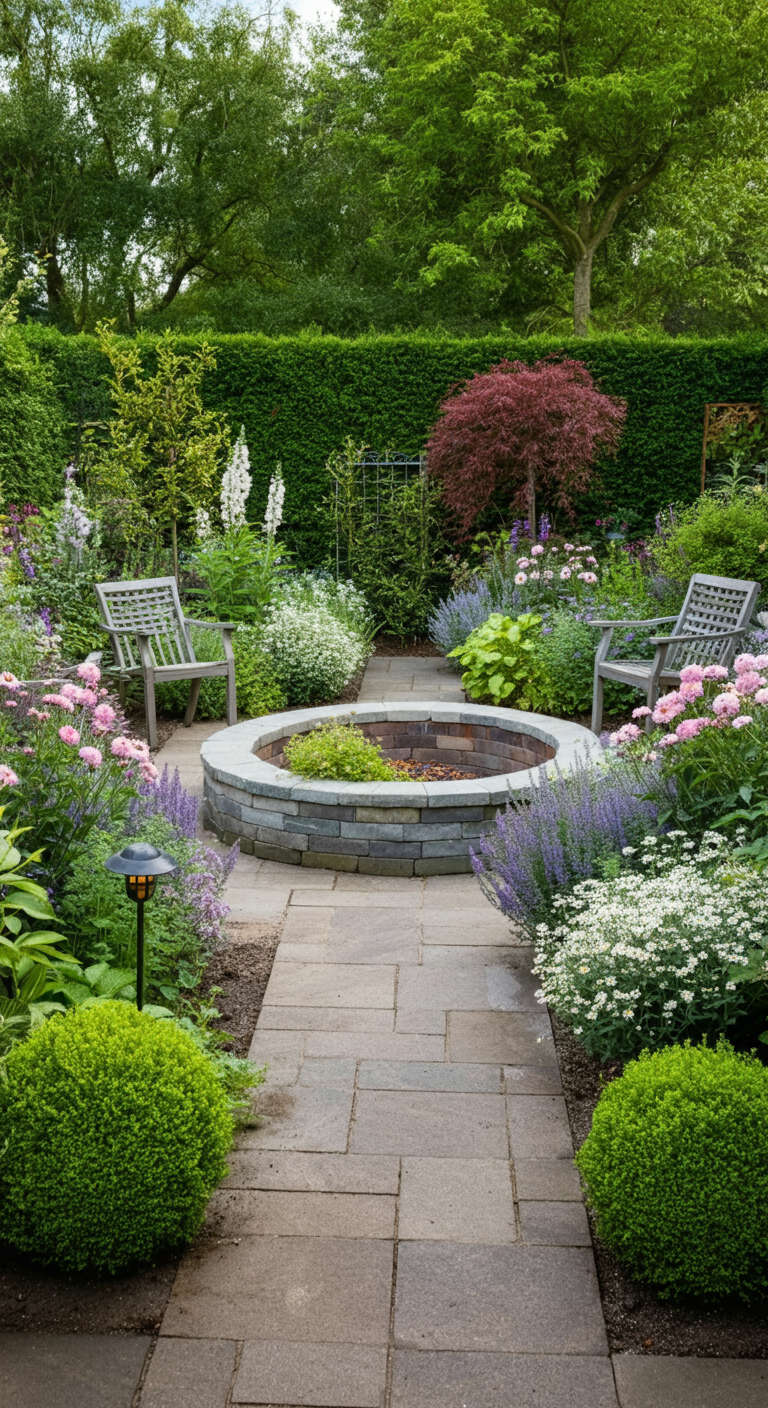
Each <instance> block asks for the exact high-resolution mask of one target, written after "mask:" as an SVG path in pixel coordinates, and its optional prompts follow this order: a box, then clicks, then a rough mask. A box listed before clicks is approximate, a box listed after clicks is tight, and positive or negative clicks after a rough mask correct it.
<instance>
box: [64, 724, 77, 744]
mask: <svg viewBox="0 0 768 1408" xmlns="http://www.w3.org/2000/svg"><path fill="white" fill-rule="evenodd" d="M59 738H60V739H61V741H62V743H68V744H69V746H70V748H75V747H76V746H77V744H78V743H79V742H80V734H79V733H78V731H77V729H76V728H73V727H72V725H71V724H63V725H62V727H61V728H60V729H59Z"/></svg>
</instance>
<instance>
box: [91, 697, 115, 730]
mask: <svg viewBox="0 0 768 1408" xmlns="http://www.w3.org/2000/svg"><path fill="white" fill-rule="evenodd" d="M116 718H117V714H116V713H115V710H114V709H113V708H112V705H111V704H97V705H96V708H95V709H94V711H93V716H92V718H91V728H92V729H93V731H94V733H107V732H108V731H109V729H110V728H111V727H112V725H113V723H114V722H115V719H116Z"/></svg>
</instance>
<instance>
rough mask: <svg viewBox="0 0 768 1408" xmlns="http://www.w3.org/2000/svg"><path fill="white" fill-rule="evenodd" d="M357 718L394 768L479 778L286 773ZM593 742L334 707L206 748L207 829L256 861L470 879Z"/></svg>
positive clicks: (523, 717)
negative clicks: (524, 811)
mask: <svg viewBox="0 0 768 1408" xmlns="http://www.w3.org/2000/svg"><path fill="white" fill-rule="evenodd" d="M332 718H349V719H350V720H351V721H352V722H354V723H355V724H357V726H358V727H359V728H361V729H362V730H363V732H364V733H366V734H368V736H369V737H371V738H375V739H378V740H379V741H380V742H381V745H382V748H383V751H384V752H385V753H386V754H388V755H389V756H390V757H392V758H414V759H416V760H417V761H419V762H441V763H446V762H449V763H450V764H451V765H452V766H454V767H456V768H459V769H464V770H466V771H470V772H474V773H477V774H478V776H477V777H476V778H472V779H466V780H462V781H452V782H416V781H412V780H410V779H405V780H404V781H403V782H326V781H322V782H321V781H310V780H308V779H307V778H303V777H297V775H296V774H295V773H292V772H288V771H287V770H286V769H285V767H284V766H283V761H284V756H283V754H284V748H285V743H286V741H287V739H289V738H290V737H291V735H292V734H294V733H306V732H308V731H309V730H310V729H311V728H313V727H314V725H315V724H317V723H319V722H321V721H323V720H325V719H332ZM585 750H587V752H588V753H591V754H594V755H597V754H598V753H599V752H600V745H599V743H598V741H597V739H596V738H595V736H594V734H592V733H590V732H589V730H588V729H586V728H582V727H581V726H580V725H579V724H571V723H566V722H564V721H563V720H562V719H551V718H548V717H546V716H545V715H543V714H525V713H521V712H520V711H519V710H515V709H497V708H492V707H490V706H486V705H479V704H471V705H470V704H447V703H445V702H442V703H434V704H430V703H428V702H425V703H420V704H413V703H408V702H404V703H402V704H401V703H397V702H394V703H389V702H387V703H383V704H357V705H355V706H354V707H352V708H350V706H349V705H332V706H331V707H328V708H322V709H296V710H292V711H291V712H289V713H284V714H270V715H268V716H266V717H264V718H261V719H250V720H248V721H247V722H246V723H241V724H236V725H235V726H234V727H233V728H226V729H222V731H221V732H220V733H215V734H213V735H212V737H211V738H209V739H208V740H207V741H206V742H205V743H204V744H203V747H202V760H203V774H204V789H205V814H206V821H207V824H208V825H209V826H210V827H211V828H212V829H213V830H214V831H215V832H216V834H217V835H218V836H219V837H220V838H221V839H222V840H223V841H226V842H228V843H232V842H234V841H239V842H240V848H241V850H243V851H246V852H247V853H248V854H250V855H256V856H262V857H264V858H265V859H267V860H277V861H285V862H287V863H288V864H291V865H308V866H319V867H323V868H331V869H333V870H356V871H359V872H361V873H362V874H365V875H445V874H450V873H453V872H456V871H466V870H470V869H471V865H470V859H469V848H470V846H471V845H472V843H473V841H475V840H476V839H477V838H478V837H479V836H481V835H482V834H483V832H485V831H487V830H488V828H489V827H490V826H491V825H492V823H493V819H494V817H495V816H496V813H497V812H498V810H499V809H500V808H501V807H504V806H505V805H506V804H507V803H508V802H509V801H510V799H511V798H513V797H519V796H524V795H525V794H526V792H527V791H528V790H529V789H530V787H531V783H532V781H533V780H534V779H535V778H536V777H537V776H538V774H539V771H540V769H541V768H542V767H544V766H546V764H547V763H549V762H551V761H554V760H556V761H557V765H558V767H559V768H560V769H561V770H563V771H567V769H568V768H569V767H570V766H572V764H573V763H574V761H575V760H576V758H577V757H582V758H583V757H584V756H585Z"/></svg>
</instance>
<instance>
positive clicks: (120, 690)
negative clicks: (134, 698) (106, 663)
mask: <svg viewBox="0 0 768 1408" xmlns="http://www.w3.org/2000/svg"><path fill="white" fill-rule="evenodd" d="M117 695H118V698H119V700H120V708H121V709H124V708H125V701H126V699H127V698H128V681H127V679H126V678H125V675H121V676H120V678H119V680H118V682H117Z"/></svg>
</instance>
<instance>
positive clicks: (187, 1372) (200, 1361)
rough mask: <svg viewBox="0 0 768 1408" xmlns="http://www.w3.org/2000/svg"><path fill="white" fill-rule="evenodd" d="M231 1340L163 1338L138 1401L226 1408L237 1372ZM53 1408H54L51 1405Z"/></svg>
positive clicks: (160, 1406)
mask: <svg viewBox="0 0 768 1408" xmlns="http://www.w3.org/2000/svg"><path fill="white" fill-rule="evenodd" d="M236 1349H237V1346H236V1345H235V1344H234V1343H233V1342H232V1340H182V1339H173V1338H169V1337H166V1336H162V1335H161V1337H160V1339H159V1340H158V1341H157V1344H156V1345H155V1348H154V1351H153V1354H152V1360H151V1362H150V1365H149V1370H148V1373H147V1377H146V1379H145V1381H144V1387H143V1389H142V1392H141V1398H140V1400H139V1405H140V1408H179V1405H180V1404H183V1405H184V1408H225V1404H226V1403H227V1401H228V1399H229V1390H230V1386H231V1383H232V1375H233V1373H234V1370H235V1357H236ZM51 1408H53V1405H51Z"/></svg>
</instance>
